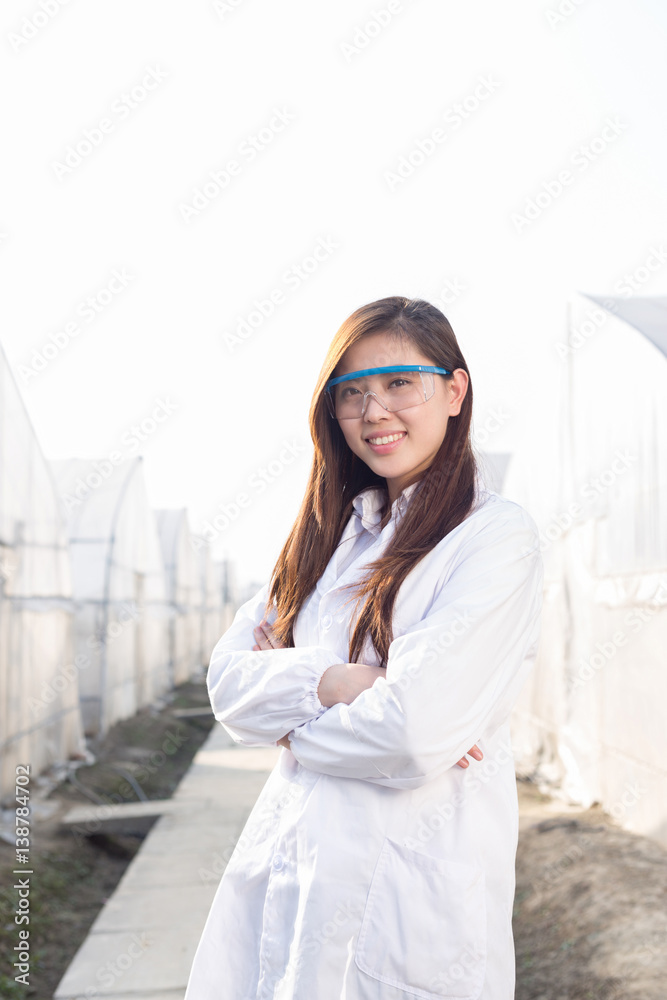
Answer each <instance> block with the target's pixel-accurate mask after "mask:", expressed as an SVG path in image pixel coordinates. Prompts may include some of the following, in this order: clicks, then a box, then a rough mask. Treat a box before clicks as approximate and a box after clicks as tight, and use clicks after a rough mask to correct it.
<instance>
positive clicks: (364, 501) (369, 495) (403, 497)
mask: <svg viewBox="0 0 667 1000" xmlns="http://www.w3.org/2000/svg"><path fill="white" fill-rule="evenodd" d="M420 482H421V480H418V481H417V482H415V483H411V484H410V485H409V486H406V487H405V489H404V490H403V492H402V493H399V495H398V496H397V497H396V499H395V500H394V502H393V504H392V505H391V518H390V520H393V519H394V518H395V517H396V516H397V514H399V513H400V514H403V513H404V512H405V507H406V505H407V502H408V500H409V499H410V497H411V495H412V493H413V492H414V490H415V489H416V488H417V486H419V483H420ZM382 499H383V492H382V489H381V487H380V486H367V487H366V488H365V489H363V490H362V491H361V493H357V495H356V497H355V498H354V500H353V501H352V505H353V507H354V511H355V513H356V514H357V515H358V516H359V517H360V518H361V523H362V525H363V527H364V528H366V530H367V531H370V532H371V533H372V534H373V535H379V534H380V521H381V519H382V514H381V512H380V510H381V507H382Z"/></svg>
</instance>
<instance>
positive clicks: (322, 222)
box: [0, 0, 667, 586]
mask: <svg viewBox="0 0 667 1000" xmlns="http://www.w3.org/2000/svg"><path fill="white" fill-rule="evenodd" d="M42 2H43V5H44V6H45V7H46V8H47V11H48V12H50V13H45V12H44V9H43V7H42V6H40V4H39V3H38V2H37V0H34V2H30V0H21V2H19V0H6V2H5V3H4V4H3V11H2V22H3V33H4V37H5V41H4V46H5V58H4V59H3V61H2V68H1V69H0V81H1V83H2V87H3V93H5V94H6V95H9V94H11V99H9V98H7V99H6V100H5V101H4V102H3V106H2V109H1V110H0V115H1V119H2V134H3V137H4V142H5V153H4V156H3V158H2V161H3V162H2V168H1V169H2V176H3V189H4V191H5V200H4V206H3V209H2V213H1V215H0V231H1V232H2V239H1V240H0V267H1V268H2V276H3V293H2V296H1V297H0V318H1V327H0V329H1V331H2V332H1V334H0V342H1V344H2V347H3V348H4V350H5V352H6V354H7V356H8V358H9V361H10V364H11V367H12V370H13V372H14V374H15V376H16V379H17V382H18V384H19V386H20V387H21V389H22V393H23V397H24V400H25V403H26V406H27V409H28V412H29V414H30V416H31V419H32V421H33V424H34V428H35V432H36V435H37V437H38V440H39V442H40V444H41V446H42V449H43V451H44V453H45V454H46V455H47V457H49V458H65V457H69V456H79V457H89V458H91V460H92V459H95V458H97V459H104V458H108V457H109V455H110V453H112V452H121V453H122V454H124V455H126V456H131V455H134V454H137V453H141V454H143V455H144V466H145V472H146V480H147V487H148V492H149V497H150V499H151V503H152V504H153V505H154V506H156V507H187V508H188V511H189V518H190V523H191V526H192V528H193V530H196V531H202V530H203V528H204V522H205V521H213V519H214V518H215V517H216V515H218V516H219V524H220V525H221V527H220V530H218V531H217V533H216V535H215V538H214V539H213V541H212V543H211V547H212V552H213V555H214V556H215V557H219V556H221V555H225V556H229V557H230V558H232V559H234V560H235V562H236V564H237V575H238V578H239V579H240V580H241V581H256V582H257V586H259V585H261V583H263V582H264V581H265V580H268V578H269V576H270V573H271V570H272V568H273V565H274V562H275V559H276V558H277V556H278V553H279V551H280V548H281V547H282V544H283V542H284V540H285V538H286V536H287V533H288V532H289V530H290V527H291V525H292V523H293V520H294V517H295V516H296V513H297V511H298V508H299V505H300V501H301V497H302V495H303V491H304V488H305V484H306V480H307V475H308V471H309V467H310V459H311V454H312V443H311V441H310V436H309V432H308V423H307V414H308V407H309V403H310V398H311V393H312V390H313V387H314V384H315V381H316V378H317V375H318V373H319V370H320V367H321V364H322V362H323V360H324V356H325V353H326V350H327V347H328V345H329V343H330V341H331V339H332V337H333V336H334V334H335V332H336V330H337V329H338V327H339V326H340V324H341V323H342V322H343V320H344V319H345V318H346V317H347V316H348V315H349V314H350V313H351V312H352V311H353V310H354V309H355V308H357V307H358V306H359V305H361V304H363V303H365V302H370V301H372V300H374V299H377V298H380V297H384V296H387V295H395V294H399V295H407V296H411V297H423V298H426V299H429V300H430V301H433V302H435V303H436V304H437V305H439V306H440V308H442V309H443V311H444V312H445V314H446V315H447V317H448V318H449V320H450V322H451V323H452V325H453V327H454V330H455V332H456V334H457V337H458V339H459V342H460V344H461V347H462V350H463V353H464V355H465V357H466V360H467V362H468V365H469V366H470V369H471V373H472V380H473V385H474V390H475V401H476V417H475V426H476V428H477V430H478V432H479V431H480V429H481V430H482V431H483V430H484V428H485V422H487V421H489V420H493V415H494V414H496V415H497V414H500V413H502V415H503V416H502V420H500V421H499V422H500V423H501V425H502V426H501V427H500V430H497V431H495V432H494V433H492V434H490V435H487V439H486V440H484V442H483V444H484V446H485V447H486V448H487V449H488V450H490V451H515V450H517V449H519V450H520V449H521V448H522V447H523V448H524V449H525V447H526V442H527V441H534V442H535V446H536V447H538V446H541V447H542V448H543V449H545V450H546V451H547V452H548V451H549V449H550V443H551V442H552V440H553V439H554V436H555V433H556V421H557V416H558V414H557V395H556V393H557V385H558V381H559V376H560V373H561V369H562V364H563V362H562V360H561V359H560V358H559V357H558V356H557V354H556V351H555V343H556V342H557V341H558V340H559V339H561V338H563V336H564V333H565V310H566V303H567V300H568V297H569V296H570V295H571V294H572V293H573V292H575V291H577V290H584V291H589V292H593V293H601V294H604V293H609V294H615V293H616V294H618V291H617V290H616V286H617V283H618V282H619V281H621V280H623V276H624V275H625V274H632V273H633V272H635V271H636V270H637V269H638V268H641V267H642V266H643V265H644V262H645V261H646V260H647V258H648V257H649V255H650V254H651V253H652V251H653V249H654V248H661V247H664V246H665V243H664V242H663V241H666V240H667V189H666V187H665V183H664V179H665V177H666V176H667V145H666V138H665V130H664V128H663V127H662V123H663V118H664V116H663V114H662V98H663V96H664V94H665V93H666V92H667V63H666V61H665V58H664V53H665V47H666V46H665V43H666V40H667V37H666V36H667V13H666V11H665V9H664V8H663V7H661V4H660V0H637V2H635V3H633V4H632V5H631V4H629V3H627V2H620V0H605V2H604V3H603V2H602V0H578V2H575V0H510V2H509V3H504V4H499V3H498V2H497V0H481V2H479V3H475V4H471V3H467V2H463V0H459V2H451V3H442V2H439V0H412V2H408V0H391V2H390V0H378V2H376V3H375V4H370V3H369V4H359V3H353V2H352V0H340V2H338V3H336V4H322V5H318V4H315V3H313V2H312V0H291V2H287V3H281V4H275V3H272V2H270V0H230V2H227V3H225V2H224V0H219V2H217V3H214V2H203V0H202V2H201V3H199V4H183V3H174V2H173V0H145V2H143V3H140V4H138V3H136V2H134V0H132V2H130V0H114V2H113V3H111V2H108V0H107V2H102V0H98V2H97V3H95V4H85V3H82V2H80V0H71V2H69V3H67V4H66V5H63V6H61V5H60V3H59V0H42ZM559 10H560V11H561V13H559ZM70 147H71V148H70ZM77 147H78V153H77ZM68 149H69V152H68ZM420 150H421V152H420ZM230 161H231V166H230ZM234 163H235V164H236V166H234ZM401 165H402V173H403V174H404V176H403V177H400V176H399V175H400V172H401V170H400V169H399V168H401ZM216 173H217V174H218V177H219V180H218V181H217V182H213V181H212V180H211V175H212V174H216ZM196 189H200V194H199V196H198V199H197V198H195V192H196ZM536 199H537V204H535V200H536ZM531 201H532V202H533V204H532V208H531V207H529V205H528V203H529V202H531ZM188 206H189V207H188ZM193 206H194V207H193ZM527 214H530V215H531V216H532V217H531V218H527V217H526V216H527ZM316 248H319V249H317V256H318V257H319V260H317V261H316V263H315V259H314V258H313V257H312V255H313V254H314V252H315V251H316ZM666 292H667V265H666V264H662V265H661V266H660V267H657V268H656V269H655V270H654V271H652V272H651V277H650V279H649V281H647V282H645V283H644V284H642V285H641V288H640V289H639V293H640V294H648V295H657V294H665V293H666ZM89 297H92V299H93V303H92V304H91V305H89V306H87V305H86V300H87V299H88V298H89ZM272 297H273V302H271V299H272ZM257 302H259V303H262V302H264V303H265V305H264V311H265V313H267V315H265V316H263V317H261V316H260V315H259V314H258V313H257V312H256V310H257V305H256V303H257ZM253 311H255V315H254V316H253V317H252V319H253V321H256V322H255V325H254V326H253V327H246V328H241V329H246V330H247V331H249V335H248V336H246V337H245V339H243V338H242V337H241V336H239V335H238V331H239V324H240V322H241V320H243V319H245V320H247V319H248V318H249V315H250V314H251V313H252V312H253ZM235 335H236V337H237V340H238V343H234V342H233V339H234V336H235ZM53 338H55V341H54V339H53ZM54 343H55V345H56V346H55V347H54V346H53V345H54ZM47 345H50V346H47ZM45 346H46V347H47V353H48V354H49V355H50V357H49V358H48V359H46V361H44V354H43V351H44V348H45ZM40 357H41V358H42V361H41V362H40ZM40 364H41V367H42V370H37V369H38V367H39V366H40ZM151 414H154V415H155V417H156V418H159V420H152V419H149V418H151ZM146 420H148V423H146V424H144V430H143V431H140V433H141V436H142V437H143V440H141V441H139V440H138V436H137V434H136V432H135V431H133V427H136V425H141V423H142V421H146ZM530 435H532V437H531V436H530ZM548 460H549V459H548V454H547V461H548ZM269 466H270V468H271V470H272V471H271V472H269V471H268V467H269ZM91 467H92V466H91ZM239 494H245V495H246V497H247V498H248V502H247V506H246V507H245V509H242V508H240V507H238V506H237V507H236V509H235V508H234V506H233V505H234V504H235V503H236V501H237V499H238V497H239ZM225 511H226V512H227V514H228V515H231V516H227V517H225ZM225 522H226V523H225ZM209 534H210V531H209Z"/></svg>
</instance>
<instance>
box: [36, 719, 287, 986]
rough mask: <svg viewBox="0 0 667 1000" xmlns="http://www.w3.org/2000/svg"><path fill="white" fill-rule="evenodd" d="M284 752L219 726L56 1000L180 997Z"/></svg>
mask: <svg viewBox="0 0 667 1000" xmlns="http://www.w3.org/2000/svg"><path fill="white" fill-rule="evenodd" d="M280 753H281V748H280V747H243V746H239V745H238V744H236V743H234V741H233V740H232V739H231V737H230V736H229V735H228V734H227V732H226V731H225V730H224V729H223V727H222V726H221V725H220V724H219V723H216V724H215V725H214V727H213V729H212V731H211V733H210V735H209V737H208V739H207V740H206V742H205V743H204V744H203V746H202V747H201V748H200V749H199V751H198V752H197V754H196V756H195V758H194V760H193V762H192V764H191V766H190V769H189V770H188V771H187V773H186V774H185V775H184V777H183V779H182V780H181V782H180V784H179V786H178V788H177V789H176V793H175V794H174V796H173V802H174V804H177V807H175V808H173V809H172V811H171V812H170V813H168V814H166V815H164V816H162V817H161V818H160V819H158V820H157V822H156V823H155V825H154V826H153V827H152V829H151V830H150V832H149V834H148V836H147V837H146V839H145V840H144V842H143V844H142V845H141V848H140V850H139V852H138V853H137V855H136V856H135V857H134V859H133V860H132V862H131V863H130V865H129V866H128V868H127V869H126V871H125V873H124V875H123V877H122V879H121V881H120V882H119V883H118V886H117V887H116V890H115V891H114V893H113V895H112V896H111V897H110V898H109V900H108V901H107V902H106V904H105V906H104V908H103V909H102V910H101V911H100V913H99V914H98V916H97V918H96V920H95V922H94V923H93V925H92V927H91V928H90V931H89V932H88V937H87V938H86V940H85V941H84V942H83V944H82V945H81V947H80V948H79V950H78V951H77V953H76V955H75V956H74V958H73V959H72V961H71V963H70V965H69V967H68V969H67V971H66V972H65V975H64V976H63V978H62V979H61V981H60V983H59V984H58V988H57V990H56V992H55V994H54V997H55V998H57V1000H82V998H84V997H85V998H88V997H104V998H105V1000H183V995H184V993H185V987H186V984H187V979H188V975H189V972H190V966H191V964H192V959H193V958H194V953H195V950H196V947H197V944H198V942H199V938H200V936H201V932H202V929H203V927H204V922H205V921H206V917H207V916H208V911H209V908H210V906H211V902H212V900H213V896H214V895H215V891H216V889H217V887H218V883H219V881H220V876H221V874H222V871H223V870H224V865H225V864H226V862H227V860H228V859H229V857H230V856H231V853H232V850H233V849H234V845H235V844H236V841H237V840H238V838H239V836H240V834H241V831H242V830H243V827H244V825H245V822H246V819H247V818H248V815H249V813H250V810H251V809H252V807H253V805H254V803H255V801H256V799H257V796H258V795H259V793H260V791H261V789H262V787H263V786H264V784H265V782H266V779H267V777H268V775H269V772H270V771H271V770H272V769H273V767H274V764H275V763H276V761H277V760H278V757H279V756H280Z"/></svg>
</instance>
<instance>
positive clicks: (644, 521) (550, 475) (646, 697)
mask: <svg viewBox="0 0 667 1000" xmlns="http://www.w3.org/2000/svg"><path fill="white" fill-rule="evenodd" d="M569 313H570V322H569V324H568V329H567V333H566V335H565V336H564V337H563V340H562V342H561V343H560V344H559V345H556V354H557V357H559V358H560V360H561V362H562V367H561V375H562V379H561V391H560V401H559V428H558V434H559V436H558V438H557V439H553V440H549V439H548V437H546V436H543V438H542V440H541V441H540V442H539V445H538V444H537V442H536V444H535V447H534V449H533V453H532V463H531V461H530V459H529V457H528V456H525V457H524V458H523V459H521V457H517V459H516V461H515V462H513V463H512V464H511V465H510V468H509V470H508V478H507V488H506V495H508V496H511V497H514V498H516V499H517V500H518V501H519V502H522V503H524V504H525V506H526V507H527V509H528V510H529V511H530V513H531V514H532V516H533V517H534V518H535V520H536V522H537V524H538V526H539V528H540V532H541V544H542V550H543V555H544V561H545V594H544V611H543V628H542V638H541V642H540V650H539V654H538V658H537V662H536V665H535V669H534V671H533V674H532V676H531V678H530V679H529V681H528V683H527V685H526V687H525V688H524V691H523V692H522V695H521V698H520V701H519V704H518V705H517V708H516V710H515V713H514V716H513V720H512V728H513V737H514V745H515V751H516V756H517V761H518V763H519V766H520V767H521V768H522V769H523V770H526V771H528V772H532V773H534V775H535V776H536V777H538V778H541V779H542V780H543V781H544V783H545V784H546V785H547V786H548V787H550V789H551V790H552V791H556V792H557V793H558V794H560V795H562V796H563V797H564V798H566V799H567V800H569V801H571V802H575V803H580V804H582V805H584V806H587V805H590V804H591V803H592V802H595V801H597V802H600V803H601V804H602V806H603V807H604V808H605V809H606V810H607V811H608V812H609V813H610V814H611V815H612V816H614V817H615V818H616V819H617V820H618V821H619V822H620V823H621V824H622V825H623V826H625V827H626V828H628V829H631V830H634V831H636V832H639V833H644V834H647V835H649V836H653V837H655V838H656V839H658V840H660V841H662V842H663V843H667V764H665V760H667V753H666V752H665V751H667V726H666V725H665V705H667V513H666V512H667V356H666V355H667V298H665V297H657V298H651V299H640V298H634V299H631V300H629V299H612V298H604V297H602V296H584V295H577V296H576V297H574V299H573V302H572V303H571V306H570V309H569ZM550 446H552V447H550ZM540 454H542V455H543V456H544V457H543V458H539V457H536V456H539V455H540ZM531 473H532V477H531V479H530V480H529V479H528V476H529V475H530V474H531Z"/></svg>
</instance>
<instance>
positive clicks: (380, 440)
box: [366, 431, 407, 445]
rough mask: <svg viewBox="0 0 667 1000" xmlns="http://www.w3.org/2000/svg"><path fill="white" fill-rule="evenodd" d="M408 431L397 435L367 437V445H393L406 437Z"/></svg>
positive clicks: (399, 432)
mask: <svg viewBox="0 0 667 1000" xmlns="http://www.w3.org/2000/svg"><path fill="white" fill-rule="evenodd" d="M406 433H407V431H397V432H396V433H395V434H382V435H379V436H378V437H367V438H366V443H367V444H376V445H377V444H391V443H392V442H393V441H399V440H400V439H401V438H402V437H405V435H406Z"/></svg>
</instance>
